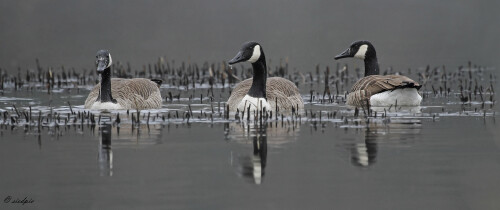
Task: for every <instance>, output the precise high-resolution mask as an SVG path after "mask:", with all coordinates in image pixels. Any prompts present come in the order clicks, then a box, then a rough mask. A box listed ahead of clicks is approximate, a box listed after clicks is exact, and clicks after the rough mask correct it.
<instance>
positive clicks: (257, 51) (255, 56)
mask: <svg viewBox="0 0 500 210" xmlns="http://www.w3.org/2000/svg"><path fill="white" fill-rule="evenodd" d="M259 58H260V45H255V47H254V48H253V53H252V57H250V59H248V62H250V63H255V61H257V60H259Z"/></svg>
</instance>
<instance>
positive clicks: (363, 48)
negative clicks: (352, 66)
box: [354, 44, 368, 60]
mask: <svg viewBox="0 0 500 210" xmlns="http://www.w3.org/2000/svg"><path fill="white" fill-rule="evenodd" d="M367 50H368V45H366V44H364V45H361V47H359V49H358V52H356V55H354V57H355V58H359V59H363V60H364V59H365V57H366V51H367Z"/></svg>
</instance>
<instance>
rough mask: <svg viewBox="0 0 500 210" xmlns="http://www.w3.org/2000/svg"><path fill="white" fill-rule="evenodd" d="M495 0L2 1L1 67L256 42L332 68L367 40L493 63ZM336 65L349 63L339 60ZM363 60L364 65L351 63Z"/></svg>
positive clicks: (397, 50) (225, 54)
mask: <svg viewBox="0 0 500 210" xmlns="http://www.w3.org/2000/svg"><path fill="white" fill-rule="evenodd" d="M499 8H500V1H496V0H491V1H465V0H453V1H452V0H443V1H434V0H409V1H398V0H379V1H372V0H355V1H329V0H326V1H268V0H252V1H233V0H222V1H203V0H200V1H103V0H99V1H94V0H89V1H66V0H58V1H29V0H26V1H1V2H0V26H1V31H0V67H1V68H7V69H9V70H14V69H16V68H17V66H21V67H22V68H26V67H34V66H35V62H34V61H35V58H39V59H40V61H41V63H42V65H44V66H47V65H48V66H53V67H59V66H60V65H65V66H68V67H76V68H77V69H80V68H82V67H84V68H93V65H94V58H95V53H96V52H97V50H99V49H109V50H110V51H111V53H112V55H113V60H115V61H116V60H119V61H129V62H130V63H131V64H132V65H133V66H134V67H140V66H142V65H143V64H145V63H148V62H153V61H155V60H156V58H157V57H158V56H166V57H167V59H169V60H171V59H175V60H176V61H193V62H203V61H210V62H215V61H223V60H229V59H231V58H232V57H233V56H234V55H235V54H236V52H237V50H239V48H240V46H241V44H242V43H244V42H246V41H250V40H254V41H258V42H260V43H261V44H262V46H263V49H264V51H265V53H266V57H267V58H268V60H269V59H271V60H272V64H277V63H278V61H279V58H285V57H288V58H289V61H290V65H291V66H292V67H296V68H297V69H298V70H302V71H311V70H313V69H314V66H315V65H316V64H318V63H319V64H321V65H323V66H324V65H331V66H333V65H335V64H336V61H334V60H333V57H334V56H335V55H336V54H338V53H340V52H342V51H343V50H344V49H345V48H347V47H348V46H349V45H350V43H352V42H353V41H355V40H360V39H366V40H370V41H372V43H373V44H374V45H375V47H376V49H377V54H378V56H379V62H380V64H381V67H382V68H386V67H388V66H389V65H392V66H394V67H396V68H398V69H407V68H415V67H421V66H425V65H426V64H431V65H442V64H445V65H451V66H452V67H455V66H458V65H462V64H466V62H467V61H468V60H471V61H473V62H474V63H478V64H481V65H488V66H495V67H496V66H497V65H498V64H500V62H499V61H498V60H499V58H500V52H499V50H498V47H499V43H498V42H497V39H498V38H499V37H500V27H498V23H497V22H498V21H499V20H500V13H498V9H499ZM341 62H350V63H353V61H347V60H343V61H341ZM354 63H355V65H357V66H361V65H362V63H361V62H354Z"/></svg>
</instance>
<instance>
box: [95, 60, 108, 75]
mask: <svg viewBox="0 0 500 210" xmlns="http://www.w3.org/2000/svg"><path fill="white" fill-rule="evenodd" d="M106 66H107V65H106V62H104V60H98V61H97V73H98V74H100V73H102V72H103V71H104V69H106Z"/></svg>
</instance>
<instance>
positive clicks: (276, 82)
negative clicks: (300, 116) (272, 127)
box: [227, 42, 304, 113]
mask: <svg viewBox="0 0 500 210" xmlns="http://www.w3.org/2000/svg"><path fill="white" fill-rule="evenodd" d="M245 61H248V62H250V63H251V64H252V67H253V78H250V79H246V80H244V81H242V82H240V83H239V84H238V85H236V87H235V88H234V89H233V92H232V93H231V96H230V97H229V99H228V100H227V104H228V105H229V111H230V112H236V111H237V110H239V111H240V112H247V113H248V107H250V113H252V112H254V111H256V110H257V111H260V110H263V109H264V108H265V110H267V111H275V110H276V107H278V110H279V112H280V113H289V112H291V111H292V109H294V110H296V111H303V109H304V102H303V101H302V97H301V95H300V93H299V89H298V88H297V86H295V84H293V82H291V81H290V80H287V79H285V78H281V77H269V78H267V66H266V56H265V55H264V50H263V49H262V47H261V45H260V44H259V43H257V42H247V43H245V44H244V45H243V47H242V48H241V50H240V51H239V52H238V54H236V56H235V57H234V58H233V59H231V60H230V61H229V64H230V65H232V64H235V63H239V62H245Z"/></svg>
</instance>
